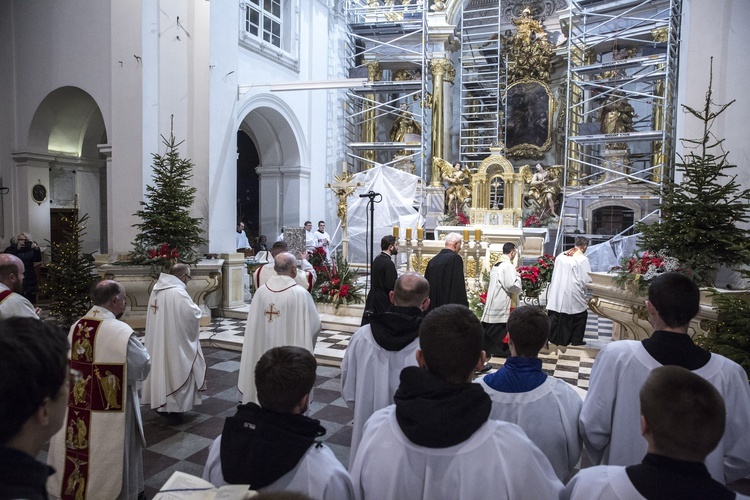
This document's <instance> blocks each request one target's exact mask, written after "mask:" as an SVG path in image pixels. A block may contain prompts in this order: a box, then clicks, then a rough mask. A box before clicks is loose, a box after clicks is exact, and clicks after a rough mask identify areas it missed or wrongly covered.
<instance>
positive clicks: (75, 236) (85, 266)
mask: <svg viewBox="0 0 750 500" xmlns="http://www.w3.org/2000/svg"><path fill="white" fill-rule="evenodd" d="M88 218H89V216H88V214H85V215H83V217H81V218H78V217H77V216H73V217H66V216H62V217H61V218H60V221H61V222H62V223H63V224H66V225H68V226H69V229H64V230H63V231H62V234H63V237H62V240H61V241H59V242H56V243H50V245H51V249H52V262H51V263H50V265H49V274H48V275H47V281H46V282H45V283H44V284H42V292H43V293H44V294H45V295H47V296H48V297H50V298H51V304H50V306H49V312H50V316H51V317H52V318H54V319H55V320H56V321H57V322H58V323H59V324H60V326H62V327H64V328H66V329H67V328H70V326H71V325H72V324H73V323H75V322H76V321H77V320H78V318H80V317H81V316H83V315H84V314H85V313H86V311H88V310H89V308H90V307H91V300H90V298H89V292H90V289H91V285H92V284H93V283H94V281H95V280H96V279H97V278H96V274H95V273H94V258H93V257H92V255H91V254H90V253H88V254H85V253H83V246H82V245H83V244H82V242H83V236H85V235H86V232H85V229H86V221H87V220H88Z"/></svg>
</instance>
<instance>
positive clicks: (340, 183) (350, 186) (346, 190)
mask: <svg viewBox="0 0 750 500" xmlns="http://www.w3.org/2000/svg"><path fill="white" fill-rule="evenodd" d="M353 177H354V176H353V175H352V174H351V173H350V172H347V171H346V162H344V165H343V169H342V172H341V174H340V175H337V176H335V177H334V178H333V179H334V180H335V181H336V182H333V183H331V182H329V183H328V184H326V187H327V188H328V189H330V190H331V191H333V192H334V194H335V195H336V196H338V198H339V202H338V204H337V205H336V207H337V210H336V215H338V217H339V219H340V220H341V248H342V250H343V252H344V257H346V258H347V259H348V258H349V233H348V232H347V228H346V212H347V210H348V208H349V207H348V204H347V198H349V197H350V196H351V195H353V194H354V192H355V191H356V190H357V188H358V187H360V186H364V183H362V182H353V180H352V179H353Z"/></svg>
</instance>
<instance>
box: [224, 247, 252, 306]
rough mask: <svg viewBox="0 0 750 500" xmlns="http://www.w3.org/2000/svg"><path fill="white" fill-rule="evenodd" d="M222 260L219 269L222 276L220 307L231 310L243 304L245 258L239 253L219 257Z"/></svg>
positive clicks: (245, 270) (245, 271) (245, 272)
mask: <svg viewBox="0 0 750 500" xmlns="http://www.w3.org/2000/svg"><path fill="white" fill-rule="evenodd" d="M220 258H221V259H224V264H223V265H222V267H221V274H222V276H223V283H222V285H221V287H222V292H223V293H222V300H221V307H223V308H227V309H231V308H235V307H242V306H243V305H244V304H245V300H244V294H245V288H244V283H245V275H247V266H245V256H244V255H243V254H241V253H226V254H221V255H220Z"/></svg>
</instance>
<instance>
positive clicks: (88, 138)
mask: <svg viewBox="0 0 750 500" xmlns="http://www.w3.org/2000/svg"><path fill="white" fill-rule="evenodd" d="M106 142H107V131H106V127H105V125H104V118H103V117H102V112H101V109H99V105H98V104H97V103H96V101H95V100H94V98H93V97H91V95H89V94H88V93H87V92H85V91H84V90H81V89H80V88H78V87H60V88H58V89H56V90H53V91H52V92H50V93H49V94H48V95H47V97H45V98H44V100H42V102H41V103H40V104H39V107H38V108H37V110H36V112H35V113H34V118H33V119H32V120H31V125H30V127H29V137H28V143H27V144H28V149H29V150H30V151H37V152H48V151H49V152H52V153H58V154H62V155H66V156H74V157H78V158H99V157H100V156H99V148H98V147H97V144H104V143H106Z"/></svg>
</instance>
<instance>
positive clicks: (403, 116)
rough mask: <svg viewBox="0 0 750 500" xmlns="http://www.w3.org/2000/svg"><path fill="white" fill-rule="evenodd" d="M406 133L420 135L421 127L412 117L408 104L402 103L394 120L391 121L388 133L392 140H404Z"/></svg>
mask: <svg viewBox="0 0 750 500" xmlns="http://www.w3.org/2000/svg"><path fill="white" fill-rule="evenodd" d="M408 134H416V135H422V127H421V126H420V125H419V123H417V122H416V121H414V118H412V114H411V112H410V111H409V106H408V105H407V104H402V105H401V111H399V113H398V118H396V121H394V122H393V126H392V127H391V132H390V134H389V135H390V137H391V141H393V142H406V140H405V139H406V136H407V135H408Z"/></svg>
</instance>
